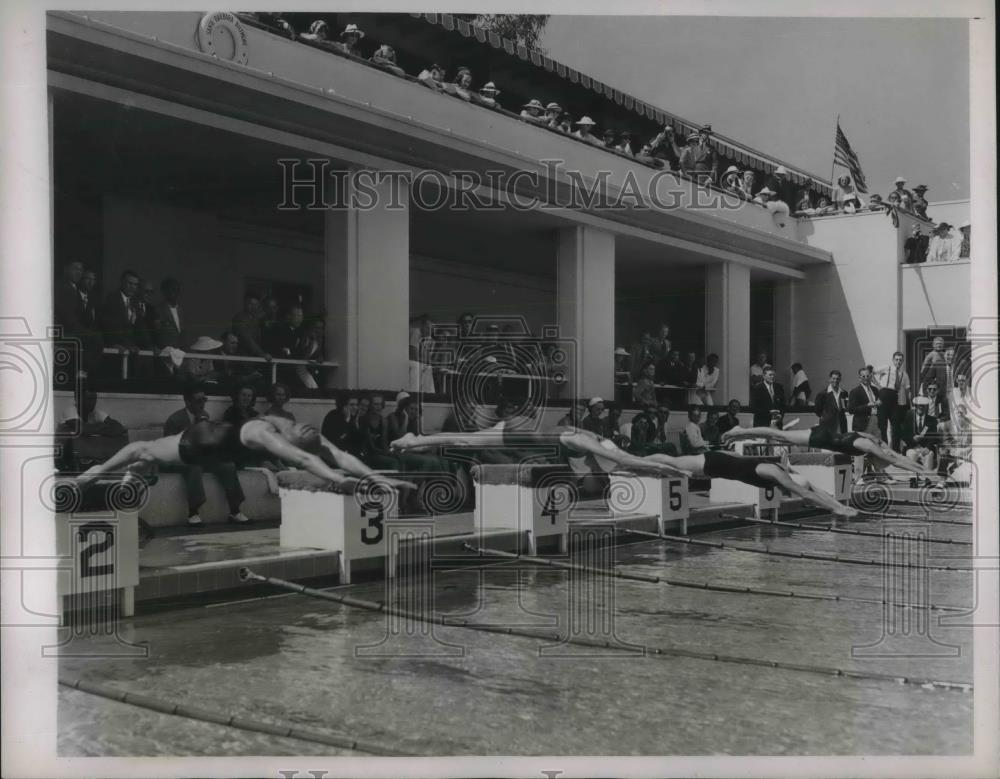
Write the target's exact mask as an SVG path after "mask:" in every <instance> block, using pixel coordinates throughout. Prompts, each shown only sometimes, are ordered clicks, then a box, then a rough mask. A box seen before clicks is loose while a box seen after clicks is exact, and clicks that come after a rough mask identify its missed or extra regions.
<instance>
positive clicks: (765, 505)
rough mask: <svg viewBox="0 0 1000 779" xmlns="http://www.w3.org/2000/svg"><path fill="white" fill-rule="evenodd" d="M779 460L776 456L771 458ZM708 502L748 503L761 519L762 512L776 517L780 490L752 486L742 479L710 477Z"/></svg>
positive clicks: (779, 502) (779, 504) (779, 503)
mask: <svg viewBox="0 0 1000 779" xmlns="http://www.w3.org/2000/svg"><path fill="white" fill-rule="evenodd" d="M771 459H773V460H774V462H776V463H777V462H780V459H779V458H778V457H773V458H771ZM708 502H709V503H748V504H750V505H751V506H753V509H754V515H755V516H756V517H757V518H758V519H761V518H762V517H763V516H764V514H766V513H771V514H772V517H771V518H772V519H777V518H778V508H779V507H780V506H781V490H780V489H779V488H778V487H754V486H753V485H752V484H747V483H745V482H742V481H734V480H732V479H718V478H713V479H712V486H711V487H710V488H709V491H708Z"/></svg>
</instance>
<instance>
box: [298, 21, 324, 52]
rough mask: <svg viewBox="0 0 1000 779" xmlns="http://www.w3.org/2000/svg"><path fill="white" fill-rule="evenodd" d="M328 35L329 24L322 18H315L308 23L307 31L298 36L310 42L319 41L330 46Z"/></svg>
mask: <svg viewBox="0 0 1000 779" xmlns="http://www.w3.org/2000/svg"><path fill="white" fill-rule="evenodd" d="M329 35H330V25H328V24H327V23H326V22H324V21H323V20H322V19H317V20H316V21H315V22H313V23H312V24H310V25H309V32H304V33H302V34H301V35H300V36H299V38H300V39H301V40H303V41H309V42H310V43H321V44H326V45H327V46H330V42H329Z"/></svg>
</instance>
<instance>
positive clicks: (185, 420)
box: [163, 384, 250, 527]
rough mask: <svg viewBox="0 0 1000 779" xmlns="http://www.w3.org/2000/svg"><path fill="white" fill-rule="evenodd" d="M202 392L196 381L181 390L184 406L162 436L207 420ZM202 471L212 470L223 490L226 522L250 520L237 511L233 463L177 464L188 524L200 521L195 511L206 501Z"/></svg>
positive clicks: (238, 496)
mask: <svg viewBox="0 0 1000 779" xmlns="http://www.w3.org/2000/svg"><path fill="white" fill-rule="evenodd" d="M205 401H206V398H205V391H204V390H203V389H202V388H201V387H199V386H198V385H197V384H192V385H189V386H188V387H187V388H185V390H184V408H181V409H178V410H177V411H175V412H174V413H173V414H171V415H170V416H169V417H167V421H166V422H164V424H163V436H164V437H167V436H171V435H178V434H180V433H183V432H184V431H185V430H187V429H188V428H189V427H191V426H192V425H195V424H197V423H199V422H203V421H207V420H208V414H206V413H205ZM204 471H208V472H209V473H214V474H215V477H216V478H217V479H218V480H219V484H221V485H222V489H223V490H225V492H226V500H227V502H228V503H229V521H230V522H236V523H237V524H241V525H242V524H245V523H247V522H249V521H250V520H249V518H247V516H246V515H245V514H243V512H242V511H240V504H241V503H243V499H244V495H243V489H242V487H240V480H239V478H237V476H236V466H235V465H234V464H233V463H224V462H223V463H215V464H214V465H182V466H177V467H176V472H179V473H181V474H183V476H184V486H185V488H186V489H187V498H188V520H187V522H188V524H189V525H191V526H192V527H196V526H198V525H201V524H202V520H201V516H200V515H199V513H198V511H199V509H200V508H201V506H202V504H204V503H205V485H204V483H203V482H202V477H203V475H204Z"/></svg>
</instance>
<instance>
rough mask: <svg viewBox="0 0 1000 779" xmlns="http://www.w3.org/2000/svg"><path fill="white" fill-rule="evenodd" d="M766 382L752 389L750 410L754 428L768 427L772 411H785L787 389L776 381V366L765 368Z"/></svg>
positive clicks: (766, 366)
mask: <svg viewBox="0 0 1000 779" xmlns="http://www.w3.org/2000/svg"><path fill="white" fill-rule="evenodd" d="M763 375H764V381H763V382H762V383H760V384H757V385H756V386H754V387H751V388H750V410H751V411H752V412H753V424H754V427H767V425H769V424H770V422H771V412H772V411H781V412H782V413H784V411H785V388H784V387H783V386H782V385H781V384H779V383H778V382H776V381H775V380H774V376H775V373H774V366H773V365H765V366H764V368H763Z"/></svg>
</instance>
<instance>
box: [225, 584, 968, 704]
mask: <svg viewBox="0 0 1000 779" xmlns="http://www.w3.org/2000/svg"><path fill="white" fill-rule="evenodd" d="M240 578H241V579H242V580H243V581H254V582H262V583H265V584H271V585H273V586H275V587H282V588H284V589H288V590H291V591H293V592H298V593H300V594H302V595H307V596H309V597H311V598H320V599H322V600H330V601H333V602H335V603H340V604H341V605H345V606H353V607H354V608H359V609H364V610H366V611H374V612H379V613H383V614H393V615H396V616H401V617H404V618H407V619H413V620H416V621H419V622H427V623H430V624H434V625H441V626H443V627H457V628H465V629H467V630H478V631H482V632H485V633H501V634H504V635H508V636H517V637H519V638H531V639H543V640H548V641H557V642H560V643H565V644H575V645H577V646H586V647H591V648H601V649H614V650H617V651H621V652H626V653H628V654H639V655H641V656H646V655H654V656H658V657H687V658H691V659H694V660H710V661H713V662H719V663H734V664H738V665H753V666H758V667H763V668H775V669H779V670H786V671H800V672H802V673H811V674H818V675H821V676H839V677H845V678H849V679H860V680H868V681H878V682H894V683H896V684H905V685H912V686H914V687H925V688H927V689H942V690H957V691H961V692H969V691H971V690H972V689H973V687H972V684H970V683H967V682H952V681H942V680H939V679H921V678H916V677H912V676H894V675H893V674H883V673H878V672H876V671H855V670H851V669H845V668H833V667H830V666H821V665H810V664H805V663H786V662H781V661H776V660H758V659H756V658H752V657H740V656H737V655H721V654H717V653H714V652H699V651H697V650H691V649H679V648H676V647H647V646H642V647H631V646H627V645H624V646H623V645H622V644H617V643H616V644H613V643H611V642H610V641H599V640H596V639H587V638H581V637H579V636H564V635H560V634H558V633H547V632H543V631H540V630H537V631H536V630H530V629H527V628H512V627H499V626H496V625H484V624H482V623H478V622H470V621H468V620H466V619H462V618H460V617H446V616H443V615H430V616H428V615H426V614H420V613H417V612H412V611H408V610H406V609H399V608H391V607H388V606H386V605H385V604H384V603H380V602H375V601H366V600H362V599H361V598H354V597H351V596H349V595H338V594H336V593H331V592H324V591H323V590H315V589H313V588H312V587H305V586H303V585H301V584H295V583H294V582H289V581H285V580H284V579H276V578H274V577H273V576H261V575H259V574H255V573H254V572H253V571H251V570H250V569H249V568H241V569H240Z"/></svg>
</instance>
